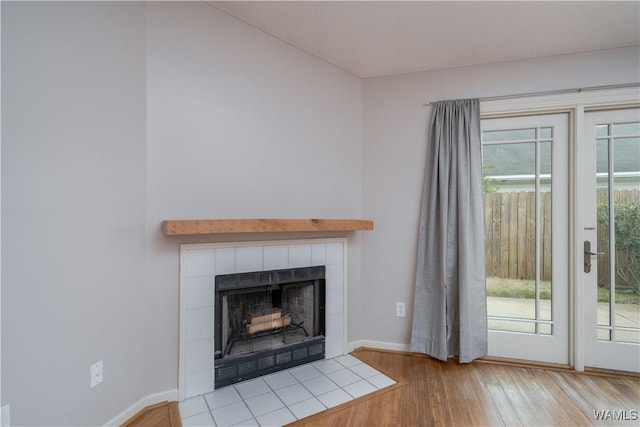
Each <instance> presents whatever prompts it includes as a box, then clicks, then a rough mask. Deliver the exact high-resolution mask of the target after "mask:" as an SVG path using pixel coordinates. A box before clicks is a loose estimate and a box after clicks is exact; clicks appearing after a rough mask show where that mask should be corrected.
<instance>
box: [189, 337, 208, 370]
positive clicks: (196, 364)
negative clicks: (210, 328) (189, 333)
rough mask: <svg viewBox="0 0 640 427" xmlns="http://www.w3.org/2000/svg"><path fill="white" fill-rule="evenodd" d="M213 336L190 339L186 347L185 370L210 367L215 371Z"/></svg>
mask: <svg viewBox="0 0 640 427" xmlns="http://www.w3.org/2000/svg"><path fill="white" fill-rule="evenodd" d="M213 349H214V342H213V338H205V339H201V340H189V341H187V342H186V348H185V372H187V373H191V372H198V371H204V370H206V369H209V372H213Z"/></svg>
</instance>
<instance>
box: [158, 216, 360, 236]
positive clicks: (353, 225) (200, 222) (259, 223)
mask: <svg viewBox="0 0 640 427" xmlns="http://www.w3.org/2000/svg"><path fill="white" fill-rule="evenodd" d="M362 230H373V221H370V220H365V219H171V220H166V221H163V222H162V232H163V233H164V234H165V235H166V236H190V235H197V234H222V233H273V232H299V231H362Z"/></svg>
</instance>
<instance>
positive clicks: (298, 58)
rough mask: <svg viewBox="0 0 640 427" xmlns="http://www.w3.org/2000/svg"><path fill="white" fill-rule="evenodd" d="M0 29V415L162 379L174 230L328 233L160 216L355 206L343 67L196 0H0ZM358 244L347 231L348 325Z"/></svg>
mask: <svg viewBox="0 0 640 427" xmlns="http://www.w3.org/2000/svg"><path fill="white" fill-rule="evenodd" d="M2 38H3V52H2V55H3V58H2V63H3V66H4V69H3V70H2V71H3V73H2V78H3V85H2V87H3V92H2V107H3V108H2V114H3V116H2V122H3V125H5V126H3V128H2V142H3V146H2V169H1V170H2V219H3V225H4V227H3V228H4V233H3V236H2V256H3V259H2V264H3V270H2V282H3V288H2V293H3V294H2V328H3V329H2V361H3V363H2V390H3V394H2V399H3V401H2V403H3V404H5V403H10V404H11V421H12V425H16V426H19V425H100V424H104V423H105V422H106V421H107V420H110V419H112V418H114V417H116V416H117V415H118V414H122V413H124V412H123V411H125V410H127V409H130V406H131V405H133V404H135V403H136V402H139V399H141V398H143V397H144V396H149V395H152V394H154V393H160V392H164V391H168V390H175V389H176V388H177V385H178V384H177V383H178V307H179V305H178V303H179V301H178V284H179V280H178V279H179V271H178V265H179V264H178V263H179V244H180V243H185V242H204V241H209V242H219V241H223V240H233V239H245V240H249V239H252V240H265V239H270V238H288V239H291V238H298V237H300V238H305V237H336V236H338V235H340V233H326V234H323V235H322V236H317V235H312V234H301V235H297V234H296V235H291V234H288V235H285V234H270V235H259V236H256V235H253V236H243V237H233V236H218V237H217V238H215V239H211V238H205V237H201V238H168V237H165V236H163V235H162V233H161V232H160V223H161V221H162V220H164V219H171V218H202V217H204V218H224V217H232V218H242V217H248V218H255V217H303V218H323V217H328V218H341V217H346V218H349V217H354V218H358V217H361V188H362V183H361V177H362V168H361V160H362V157H361V150H362V82H361V80H360V79H358V78H355V77H353V76H351V75H349V74H347V73H345V72H343V71H341V70H339V69H337V68H335V67H333V66H331V65H329V64H327V63H324V62H322V61H320V60H318V59H316V58H314V57H312V56H310V55H308V54H306V53H303V52H301V51H299V50H297V49H295V48H293V47H291V46H289V45H287V44H284V43H282V42H280V41H278V40H276V39H274V38H272V37H270V36H267V35H266V34H264V33H262V32H260V31H257V30H254V29H252V28H250V27H248V26H247V25H245V24H243V23H241V22H239V21H237V20H235V19H233V18H231V17H229V16H227V15H226V14H224V13H222V12H220V11H219V10H217V9H215V8H213V7H212V6H209V5H207V4H205V3H204V2H190V3H184V2H181V3H164V2H158V3H154V4H147V5H143V4H142V3H135V4H125V3H111V2H105V3H98V2H70V3H57V2H56V3H30V2H24V3H7V2H2ZM360 252H361V248H360V236H359V234H358V233H351V235H350V236H349V253H348V254H347V256H348V262H349V266H348V269H349V270H348V271H349V277H348V280H349V286H350V289H349V299H350V301H352V304H353V306H354V308H350V313H351V314H350V315H351V317H352V318H353V319H355V320H352V319H351V318H350V329H349V331H350V332H349V333H350V334H353V335H356V334H357V328H358V324H357V322H356V320H357V319H359V318H360V312H359V308H358V307H359V304H360V300H361V298H360V290H361V288H360V268H359V267H360ZM351 331H356V332H351ZM98 360H104V371H105V372H104V376H105V381H104V383H103V384H101V385H100V386H98V387H96V388H93V389H90V388H89V365H90V364H91V363H93V362H96V361H98Z"/></svg>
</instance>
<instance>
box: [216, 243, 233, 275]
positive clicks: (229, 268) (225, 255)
mask: <svg viewBox="0 0 640 427" xmlns="http://www.w3.org/2000/svg"><path fill="white" fill-rule="evenodd" d="M235 272H236V248H219V249H216V274H233V273H235Z"/></svg>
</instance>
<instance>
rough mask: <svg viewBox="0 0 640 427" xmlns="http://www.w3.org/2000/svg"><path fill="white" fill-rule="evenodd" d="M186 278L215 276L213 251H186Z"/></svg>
mask: <svg viewBox="0 0 640 427" xmlns="http://www.w3.org/2000/svg"><path fill="white" fill-rule="evenodd" d="M185 256H186V270H187V271H186V275H185V276H186V277H197V276H211V275H214V274H216V250H215V249H187V250H186V254H185Z"/></svg>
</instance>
